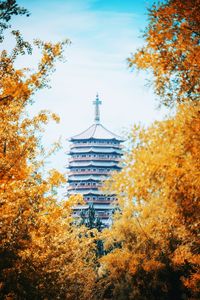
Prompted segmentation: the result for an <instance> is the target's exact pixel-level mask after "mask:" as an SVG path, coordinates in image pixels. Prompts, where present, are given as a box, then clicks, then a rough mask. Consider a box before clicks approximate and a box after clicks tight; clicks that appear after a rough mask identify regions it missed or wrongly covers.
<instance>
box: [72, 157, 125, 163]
mask: <svg viewBox="0 0 200 300" xmlns="http://www.w3.org/2000/svg"><path fill="white" fill-rule="evenodd" d="M91 160H92V161H116V162H119V161H121V159H120V158H119V157H98V156H97V157H95V156H90V157H73V158H70V159H69V162H73V161H91Z"/></svg>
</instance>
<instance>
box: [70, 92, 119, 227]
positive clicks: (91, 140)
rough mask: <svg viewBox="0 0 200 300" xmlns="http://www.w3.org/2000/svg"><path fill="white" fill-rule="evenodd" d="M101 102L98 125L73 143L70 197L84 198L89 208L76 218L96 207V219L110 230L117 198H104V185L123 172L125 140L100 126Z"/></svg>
mask: <svg viewBox="0 0 200 300" xmlns="http://www.w3.org/2000/svg"><path fill="white" fill-rule="evenodd" d="M101 103H102V102H101V101H100V99H99V97H98V94H97V96H96V99H95V101H93V104H94V108H95V116H94V123H93V124H92V125H91V126H90V127H89V128H88V129H86V130H85V131H83V132H82V133H80V134H78V135H75V136H73V137H72V138H71V139H70V142H71V145H70V152H69V156H70V159H69V177H68V183H69V186H68V195H69V196H70V195H73V194H82V195H83V197H84V200H85V202H86V205H78V206H76V207H75V208H74V215H75V216H77V217H78V216H80V213H81V211H83V210H87V209H88V207H89V205H90V204H92V205H93V207H94V209H95V213H96V216H98V218H99V219H100V220H101V222H102V223H103V225H104V226H109V223H110V222H111V219H110V217H111V215H112V211H113V205H112V202H113V201H114V200H115V199H116V196H115V195H113V194H109V195H108V194H103V192H102V191H101V186H102V182H103V181H104V180H106V179H107V178H108V177H109V176H110V174H111V173H112V172H113V171H119V170H120V169H121V167H120V165H119V163H120V160H121V156H122V145H121V143H122V142H123V140H122V138H121V137H119V136H118V135H116V134H114V133H112V132H111V131H109V130H108V129H106V128H105V127H104V126H103V125H102V124H101V122H100V107H99V106H100V105H101Z"/></svg>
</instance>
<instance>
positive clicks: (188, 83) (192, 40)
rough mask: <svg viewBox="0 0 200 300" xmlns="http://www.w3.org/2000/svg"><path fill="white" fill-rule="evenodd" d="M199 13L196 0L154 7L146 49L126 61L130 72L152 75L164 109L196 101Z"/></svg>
mask: <svg viewBox="0 0 200 300" xmlns="http://www.w3.org/2000/svg"><path fill="white" fill-rule="evenodd" d="M199 11H200V1H199V0H184V1H181V0H169V1H163V3H162V2H161V3H159V4H158V5H153V6H152V8H151V9H149V14H148V15H149V24H148V27H147V28H146V31H145V34H144V38H145V45H144V47H143V48H142V49H140V50H139V51H138V52H137V53H135V54H133V55H132V57H130V58H129V59H128V62H129V66H130V67H131V68H135V67H136V68H138V69H144V70H150V71H152V72H153V75H154V88H155V92H156V94H157V95H158V96H159V98H160V99H161V101H162V103H164V104H165V105H173V104H175V103H177V102H178V103H181V102H184V101H185V100H187V101H188V100H190V101H196V100H197V101H198V99H199V93H200V82H199V73H200V61H199V57H200V34H199V28H200V14H199Z"/></svg>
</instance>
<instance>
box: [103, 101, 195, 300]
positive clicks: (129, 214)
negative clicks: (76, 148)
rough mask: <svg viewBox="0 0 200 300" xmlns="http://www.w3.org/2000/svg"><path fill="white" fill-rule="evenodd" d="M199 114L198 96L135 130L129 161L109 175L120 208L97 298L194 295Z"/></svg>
mask: <svg viewBox="0 0 200 300" xmlns="http://www.w3.org/2000/svg"><path fill="white" fill-rule="evenodd" d="M199 114H200V106H199V104H198V103H196V104H187V105H185V104H184V105H181V106H179V109H178V112H177V115H176V116H174V117H173V118H170V119H168V120H165V121H161V122H155V124H153V125H152V126H151V127H150V128H148V129H147V130H144V129H140V130H139V129H137V130H135V131H133V135H132V136H133V149H132V151H131V152H130V153H129V154H128V155H127V159H126V167H125V168H124V169H123V170H122V171H121V172H120V173H118V174H115V175H114V177H113V178H112V179H111V181H110V182H109V183H108V189H109V190H112V191H113V190H114V191H115V193H116V194H117V197H118V199H119V206H120V209H121V212H120V211H119V212H118V213H116V214H115V222H114V223H113V226H112V228H111V229H110V230H107V231H105V232H104V233H103V236H104V245H105V247H106V248H107V249H111V251H110V252H108V254H107V255H106V256H104V257H102V258H101V268H100V270H99V272H100V274H101V279H100V281H99V284H100V286H101V289H99V290H102V293H103V296H102V298H103V297H105V298H108V295H111V296H110V297H111V299H124V298H123V297H124V295H126V299H144V300H145V299H163V300H165V299H166V300H167V299H170V300H171V299H172V300H173V299H174V300H175V299H176V300H177V299H198V298H199V292H200V290H199V284H200V273H199V270H200V256H199V253H200V247H199V230H200V221H199V213H200V202H199V199H200V190H199V186H200V171H199V170H200V161H199V155H198V153H199V151H200V141H199V130H200V118H199ZM102 238H103V237H102ZM117 244H118V246H117V247H116V245H117Z"/></svg>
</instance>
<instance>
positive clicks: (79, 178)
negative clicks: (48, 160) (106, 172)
mask: <svg viewBox="0 0 200 300" xmlns="http://www.w3.org/2000/svg"><path fill="white" fill-rule="evenodd" d="M107 178H108V176H102V175H97V176H94V175H91V176H84V178H83V176H80V175H71V176H69V178H68V181H90V180H91V181H104V180H106V179H107Z"/></svg>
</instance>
